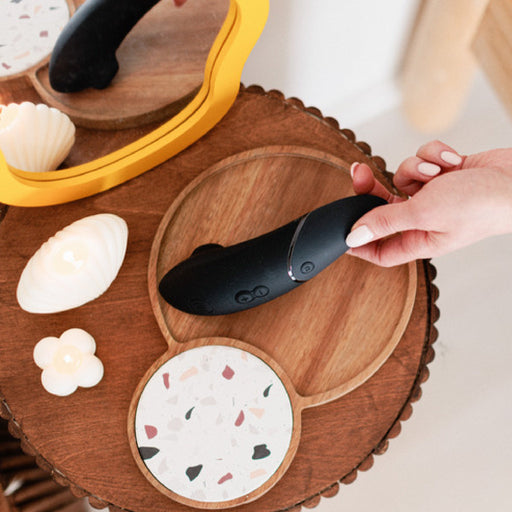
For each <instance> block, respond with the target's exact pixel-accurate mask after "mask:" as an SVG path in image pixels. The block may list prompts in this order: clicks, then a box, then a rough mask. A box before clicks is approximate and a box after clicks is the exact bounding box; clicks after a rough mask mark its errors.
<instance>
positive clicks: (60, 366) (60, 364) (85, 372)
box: [34, 328, 103, 396]
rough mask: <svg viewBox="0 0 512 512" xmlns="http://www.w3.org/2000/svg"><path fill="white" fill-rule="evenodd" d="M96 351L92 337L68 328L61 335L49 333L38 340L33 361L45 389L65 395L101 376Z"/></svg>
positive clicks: (93, 381) (100, 366)
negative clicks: (38, 369) (40, 371)
mask: <svg viewBox="0 0 512 512" xmlns="http://www.w3.org/2000/svg"><path fill="white" fill-rule="evenodd" d="M95 352H96V343H95V341H94V338H93V337H92V336H91V335H90V334H89V333H87V332H86V331H84V330H83V329H76V328H74V329H68V330H67V331H65V332H64V333H62V335H61V337H60V338H56V337H54V336H48V337H46V338H43V339H42V340H40V341H39V342H38V343H37V345H36V346H35V348H34V361H35V363H36V364H37V366H39V368H41V369H42V370H43V373H42V375H41V382H42V384H43V387H44V389H46V391H48V393H51V394H53V395H58V396H67V395H70V394H71V393H74V392H75V391H76V389H77V388H78V386H80V387H83V388H89V387H92V386H95V385H96V384H98V383H99V382H100V380H101V379H102V378H103V364H102V362H101V361H100V360H99V359H98V358H97V357H96V356H95V355H94V353H95Z"/></svg>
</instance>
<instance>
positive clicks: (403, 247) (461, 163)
mask: <svg viewBox="0 0 512 512" xmlns="http://www.w3.org/2000/svg"><path fill="white" fill-rule="evenodd" d="M351 174H352V178H353V186H354V190H355V192H356V193H357V194H373V195H377V196H380V197H382V198H384V199H386V200H387V201H388V203H390V204H388V205H384V206H380V207H378V208H375V209H373V210H372V211H370V212H369V213H367V214H366V215H364V216H363V217H362V218H361V219H359V220H358V221H357V222H356V223H355V224H354V226H353V227H352V230H351V232H350V234H349V236H348V237H347V240H346V242H347V245H349V247H351V249H349V251H348V253H349V254H352V255H354V256H358V257H360V258H363V259H365V260H368V261H370V262H372V263H376V264H378V265H381V266H385V267H391V266H394V265H400V264H402V263H406V262H408V261H413V260H415V259H419V258H432V257H436V256H441V255H443V254H446V253H448V252H451V251H454V250H456V249H459V248H461V247H464V246H467V245H470V244H472V243H474V242H477V241H479V240H482V239H484V238H487V237H490V236H494V235H499V234H504V233H510V232H512V148H508V149H495V150H491V151H486V152H484V153H478V154H474V155H469V156H460V155H459V154H457V153H456V152H455V151H454V150H453V149H452V148H450V147H449V146H447V145H446V144H444V143H442V142H439V141H433V142H429V143H427V144H425V145H424V146H422V147H420V148H419V150H418V152H417V153H416V156H413V157H410V158H408V159H406V160H404V161H403V162H402V163H401V164H400V166H399V167H398V169H397V172H396V174H395V176H394V179H393V183H394V185H395V187H396V188H397V190H398V191H400V192H402V193H404V194H406V195H408V196H410V199H408V200H407V199H404V198H401V197H399V196H396V195H393V194H391V193H390V192H389V191H388V190H386V188H385V187H384V186H383V185H382V184H381V183H380V182H378V181H377V180H376V179H375V178H374V176H373V173H372V171H371V169H370V168H369V167H368V166H367V165H366V164H358V163H355V164H353V165H352V168H351Z"/></svg>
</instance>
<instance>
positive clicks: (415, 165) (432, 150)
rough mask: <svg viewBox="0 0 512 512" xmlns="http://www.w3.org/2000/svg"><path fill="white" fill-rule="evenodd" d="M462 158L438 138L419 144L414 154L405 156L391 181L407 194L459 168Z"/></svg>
mask: <svg viewBox="0 0 512 512" xmlns="http://www.w3.org/2000/svg"><path fill="white" fill-rule="evenodd" d="M463 161H464V159H463V157H462V156H460V155H459V154H458V153H457V152H456V151H455V150H454V149H453V148H451V147H450V146H448V145H447V144H444V143H443V142H440V141H438V140H435V141H432V142H428V143H427V144H424V145H423V146H421V147H420V148H419V149H418V151H417V153H416V156H413V157H410V158H407V159H406V160H404V161H403V162H402V163H401V164H400V165H399V167H398V169H397V171H396V173H395V176H394V179H393V183H394V185H395V187H396V188H397V189H398V190H400V191H401V192H404V193H405V194H407V195H409V196H413V195H414V194H416V193H417V192H418V191H419V190H420V189H421V188H422V187H423V185H425V184H426V183H428V182H429V181H431V180H432V179H433V178H435V177H436V176H438V175H439V174H441V173H442V172H449V171H453V170H457V169H460V167H461V165H462V163H463Z"/></svg>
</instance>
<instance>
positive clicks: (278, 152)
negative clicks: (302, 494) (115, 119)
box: [128, 146, 416, 509]
mask: <svg viewBox="0 0 512 512" xmlns="http://www.w3.org/2000/svg"><path fill="white" fill-rule="evenodd" d="M349 167H350V164H349V162H346V161H343V160H342V159H339V158H335V157H333V156H332V155H328V154H325V153H322V152H319V151H315V150H312V149H310V148H301V147H293V146H278V147H276V146H273V147H265V148H259V149H257V150H252V151H248V152H244V153H241V154H236V155H234V156H232V157H230V158H227V159H225V160H223V161H221V162H219V163H218V164H216V165H214V166H213V167H212V168H210V169H208V170H206V171H205V172H203V173H202V174H201V175H200V176H199V178H197V179H196V180H194V181H193V182H192V183H191V184H190V185H189V186H188V187H186V189H185V190H184V191H183V192H182V193H181V194H180V195H179V196H178V198H177V199H176V200H175V201H174V203H173V204H172V206H171V208H170V209H169V210H168V212H167V213H166V214H165V215H164V218H163V220H162V222H161V224H160V227H159V229H158V231H157V233H156V236H155V240H154V243H153V248H152V251H151V257H150V262H149V275H148V284H149V296H150V298H151V301H152V304H153V310H154V312H155V316H156V319H157V321H158V323H159V325H160V328H161V329H162V333H163V335H164V337H165V338H166V340H167V343H168V344H169V349H168V351H167V353H166V354H165V355H164V356H163V357H162V358H159V360H158V361H157V362H155V364H154V365H153V366H152V368H151V369H150V370H149V371H148V373H147V374H146V376H145V377H144V378H143V379H142V381H141V383H140V384H139V386H138V387H137V390H136V392H135V396H134V400H133V401H132V404H131V407H130V414H129V420H128V432H129V437H130V443H131V446H132V452H133V454H134V457H135V459H136V461H137V463H138V465H139V467H140V469H141V470H142V472H143V473H144V474H145V475H146V477H147V478H148V479H149V480H150V482H151V483H152V484H153V485H155V487H157V488H158V489H159V490H160V491H161V492H163V493H164V494H167V495H168V496H170V497H171V498H173V499H174V500H177V501H179V502H181V503H184V504H186V505H189V506H195V507H200V508H214V509H218V508H223V507H228V506H230V507H232V506H236V505H240V504H243V503H247V502H249V501H253V500H255V499H257V498H258V497H259V496H261V495H262V494H264V492H267V491H268V489H270V488H271V487H272V486H273V485H275V484H276V483H277V482H278V481H279V479H280V478H281V477H282V476H283V474H284V473H285V471H286V470H287V469H288V467H289V465H290V463H291V462H292V460H293V458H294V456H295V452H296V449H297V446H298V444H299V442H300V433H301V413H302V411H303V410H304V409H306V408H307V407H311V406H315V405H320V404H322V403H326V402H328V401H330V400H333V399H335V398H339V397H341V396H343V395H344V394H346V393H348V392H350V391H351V390H353V389H354V388H355V387H357V386H359V385H361V384H362V383H363V382H364V381H365V380H367V379H368V378H369V377H370V376H371V375H373V374H374V373H375V372H376V371H377V370H378V368H379V367H380V366H382V364H383V363H384V362H385V361H386V359H387V358H388V357H389V356H390V354H391V353H392V352H393V350H394V349H395V347H396V345H397V343H398V342H399V341H400V339H401V337H402V335H403V333H404V331H405V328H406V326H407V323H408V321H409V318H410V315H411V311H412V307H413V304H414V299H415V296H416V266H415V264H414V263H411V264H409V265H402V266H399V267H395V268H390V269H384V268H380V267H377V266H375V265H371V264H369V263H366V262H363V261H361V260H359V259H357V258H354V257H351V256H348V255H347V256H344V257H341V258H340V259H338V260H337V261H336V262H335V263H334V264H333V265H331V266H330V267H329V268H328V269H326V270H325V271H324V272H322V273H321V274H320V275H319V276H317V277H316V278H315V279H312V280H311V281H309V282H308V283H306V284H304V285H302V286H301V287H299V288H296V289H295V290H294V291H293V292H291V293H288V294H285V295H284V296H282V297H280V298H278V299H277V300H273V301H271V302H269V303H267V304H264V305H262V306H260V307H258V308H254V309H249V310H247V311H244V312H242V313H238V314H232V315H224V316H214V317H198V316H195V315H189V314H186V313H183V312H181V311H179V310H177V309H175V308H172V307H170V306H169V305H168V304H167V303H166V302H165V301H164V300H163V299H162V297H161V296H160V294H159V293H158V283H159V282H160V280H161V279H162V277H163V276H164V275H165V273H166V272H167V271H168V270H169V269H170V268H172V267H173V266H175V265H176V264H178V263H179V262H180V261H182V260H183V259H186V258H187V257H188V255H190V254H191V253H192V252H193V251H194V249H195V248H196V247H199V246H201V245H204V244H207V243H217V244H221V245H223V246H228V245H233V244H236V243H240V242H242V241H244V240H247V239H249V238H253V237H256V236H259V235H261V234H264V233H265V232H268V231H271V230H273V229H276V228H278V227H279V226H281V225H284V224H286V223H288V222H290V221H291V220H293V219H295V218H298V217H300V216H301V215H304V214H305V213H307V212H308V211H311V210H313V209H315V208H317V207H319V206H322V205H323V204H326V203H329V202H331V201H334V200H336V199H339V198H340V197H346V196H349V195H354V191H353V189H352V180H351V178H350V173H349ZM192 226H193V229H191V227H192ZM212 344H214V345H218V344H220V345H223V346H230V347H234V348H238V349H240V350H243V351H244V352H246V353H247V352H250V353H253V354H254V355H256V356H257V357H258V358H259V359H261V360H263V361H265V362H266V363H267V364H268V365H269V366H270V367H271V368H273V369H274V371H276V372H277V373H278V375H279V379H280V380H281V382H282V383H283V384H284V386H285V388H286V391H287V394H288V397H289V400H290V402H291V405H292V414H293V418H294V419H293V429H292V438H291V442H290V446H289V447H288V448H286V450H285V452H284V453H285V454H286V455H285V456H284V458H283V459H282V461H279V469H278V470H276V471H275V473H274V474H272V476H271V477H270V478H269V479H267V480H265V482H264V483H263V484H262V485H260V486H259V487H256V488H255V489H254V490H252V491H251V492H245V493H244V495H243V496H238V494H236V493H235V494H234V495H232V496H233V497H232V498H231V499H228V498H225V499H224V500H221V501H220V502H218V501H215V502H206V501H204V500H203V501H196V500H193V499H192V498H191V497H188V496H187V497H184V496H182V495H180V494H177V493H176V492H174V491H171V489H169V488H167V487H166V486H164V485H162V483H161V481H160V480H159V479H158V478H156V477H155V475H153V474H152V473H150V472H149V471H148V468H147V466H146V463H145V462H143V460H142V459H141V456H140V455H139V446H140V445H139V441H137V439H136V433H135V417H136V413H137V411H138V408H139V399H140V397H141V394H142V393H143V391H144V389H145V387H146V385H147V383H148V381H149V380H153V379H154V378H155V377H154V375H155V372H157V371H159V369H160V367H161V365H162V364H163V363H164V361H168V360H170V359H173V358H174V357H175V356H176V355H178V354H183V353H184V352H185V351H187V350H188V349H189V348H191V347H194V348H198V347H205V346H209V345H212ZM174 364H176V363H174ZM209 378H210V379H211V378H212V377H209ZM177 384H178V383H176V385H177ZM233 392H236V391H235V390H233ZM165 396H167V395H166V394H165ZM155 399H157V400H160V399H161V398H158V394H157V395H156V396H155ZM186 401H187V402H189V403H191V402H192V401H193V399H192V397H190V398H187V399H186ZM194 403H195V400H194ZM198 404H199V401H198ZM147 407H148V404H147V403H146V405H145V406H144V411H145V412H144V414H146V413H147V412H148V411H147ZM155 407H158V409H159V408H160V407H162V405H158V406H157V405H156V404H154V405H152V406H151V408H153V409H154V408H155ZM199 409H200V410H202V411H204V409H202V408H201V407H199ZM223 413H224V414H228V411H223ZM169 414H170V411H169ZM198 414H199V413H198ZM162 427H163V428H165V425H162ZM212 428H213V425H212ZM231 428H233V427H231ZM218 435H219V436H229V435H234V432H232V431H231V429H230V428H228V429H227V430H225V431H222V432H219V434H218ZM161 436H164V437H165V435H164V433H162V434H161V435H160V436H159V437H161ZM162 442H165V441H164V440H163V439H162ZM276 443H277V441H274V444H273V450H274V446H275V447H276V448H277V445H276ZM265 446H266V445H265ZM182 449H183V448H182ZM283 449H284V447H279V450H283ZM164 457H165V456H164V455H162V459H161V461H160V459H159V461H160V462H158V463H156V464H153V463H152V464H151V465H152V466H153V467H154V469H153V471H156V472H157V473H158V466H159V465H160V464H162V463H164V464H166V463H165V459H164ZM213 462H214V461H213V460H212V461H211V462H210V463H209V465H208V467H210V468H211V467H212V463H213ZM248 464H249V463H248ZM201 467H202V466H201ZM235 474H236V477H235V478H237V479H238V480H240V479H243V476H242V474H243V471H242V473H238V474H237V473H235ZM229 475H230V478H232V475H231V473H229ZM183 477H184V475H183ZM168 479H169V480H170V481H172V479H171V478H170V477H168ZM212 484H213V486H214V487H215V486H216V485H215V482H212ZM200 485H202V484H200ZM209 488H210V486H209ZM183 490H184V491H185V487H184V488H183ZM226 496H227V494H226ZM235 496H236V497H235ZM218 499H219V498H217V500H218Z"/></svg>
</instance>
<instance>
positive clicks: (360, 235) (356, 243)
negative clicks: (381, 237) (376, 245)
mask: <svg viewBox="0 0 512 512" xmlns="http://www.w3.org/2000/svg"><path fill="white" fill-rule="evenodd" d="M374 236H375V235H374V234H373V233H372V231H371V230H370V228H369V227H368V226H359V227H358V228H356V229H354V231H352V232H351V233H349V234H348V236H347V239H346V240H345V243H346V244H347V245H348V246H349V247H360V246H361V245H365V244H367V243H368V242H371V241H372V240H373V237H374Z"/></svg>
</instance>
